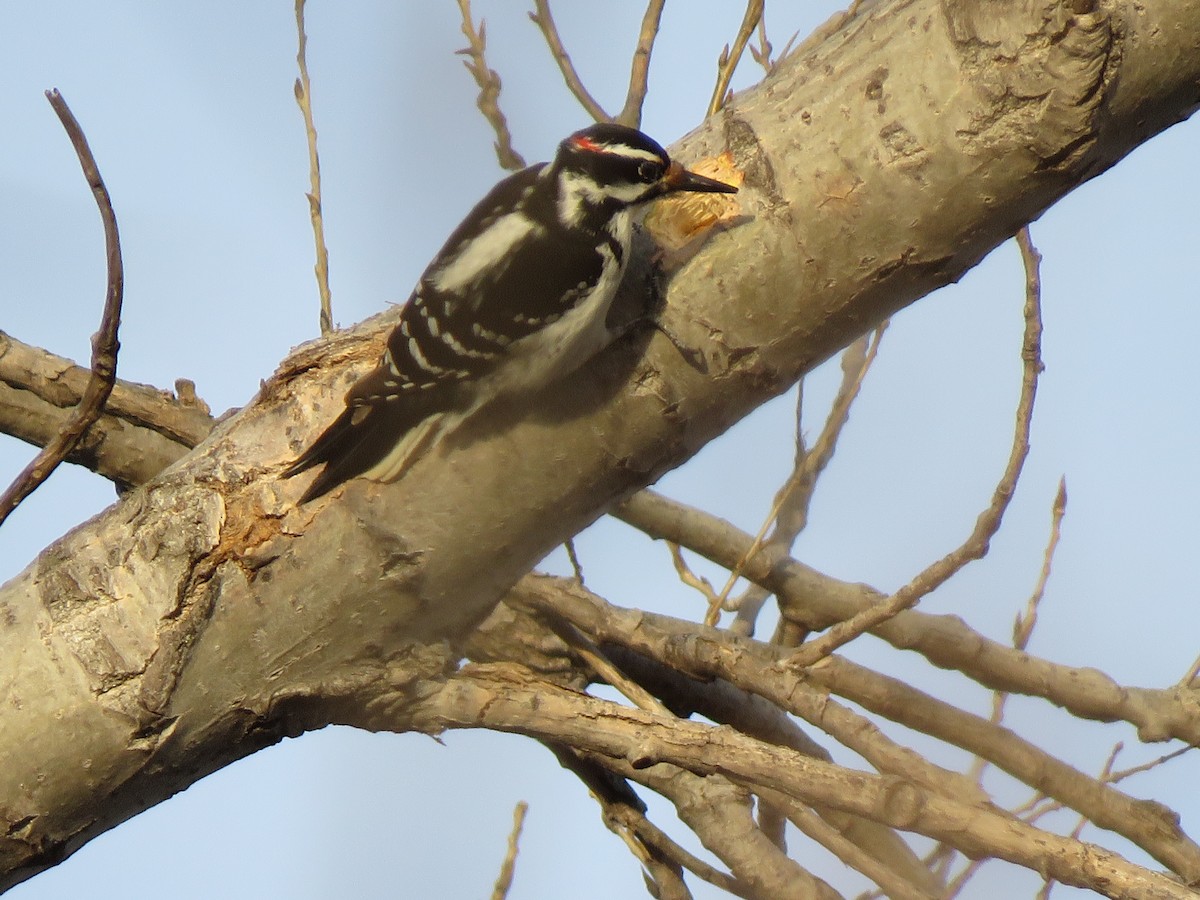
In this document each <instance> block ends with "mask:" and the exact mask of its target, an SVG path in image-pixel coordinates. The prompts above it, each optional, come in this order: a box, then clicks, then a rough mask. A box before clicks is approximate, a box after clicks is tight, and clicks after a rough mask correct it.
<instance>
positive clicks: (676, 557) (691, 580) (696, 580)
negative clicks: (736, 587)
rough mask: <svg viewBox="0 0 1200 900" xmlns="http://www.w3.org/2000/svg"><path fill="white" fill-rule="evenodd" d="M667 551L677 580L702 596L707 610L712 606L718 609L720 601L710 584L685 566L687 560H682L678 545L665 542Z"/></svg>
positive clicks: (681, 552) (689, 567)
mask: <svg viewBox="0 0 1200 900" xmlns="http://www.w3.org/2000/svg"><path fill="white" fill-rule="evenodd" d="M667 549H668V550H670V551H671V562H672V564H674V566H675V574H676V575H678V576H679V580H680V581H681V582H683V583H684V584H686V585H687V586H688V587H690V588H692V589H694V590H697V591H699V592H700V593H701V594H703V595H704V599H705V600H706V601H707V602H708V608H709V609H712V608H713V606H714V605H715V606H717V607H718V608H719V607H720V605H721V601H720V598H719V597H717V594H716V592H715V591H714V590H713V586H712V583H711V582H709V580H708V579H707V578H705V577H704V576H703V575H697V574H696V573H695V572H693V571H692V568H691V566H689V565H688V564H687V560H686V559H684V558H683V551H682V550H681V549H680V547H679V545H678V544H676V543H673V542H671V541H667Z"/></svg>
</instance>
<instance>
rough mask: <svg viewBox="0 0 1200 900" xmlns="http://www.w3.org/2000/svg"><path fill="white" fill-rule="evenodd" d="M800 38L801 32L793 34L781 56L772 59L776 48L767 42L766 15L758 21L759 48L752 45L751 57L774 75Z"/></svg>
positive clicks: (780, 53) (764, 69)
mask: <svg viewBox="0 0 1200 900" xmlns="http://www.w3.org/2000/svg"><path fill="white" fill-rule="evenodd" d="M799 36H800V32H799V31H796V32H793V33H792V36H791V37H790V38H788V42H787V43H786V44H784V45H783V50H781V51H780V52H779V56H777V57H775V58H774V59H772V58H771V54H772V53H773V52H774V50H775V48H774V47H773V46H772V45H771V42H770V41H769V40H767V16H766V14H765V13H764V14H763V15H761V16H759V19H758V46H757V47H755V46H754V45H753V44H751V45H750V46H749V48H748V49H749V50H750V55H751V56H752V57H754V61H755V62H756V63H758V64H759V65H760V66H762V70H763V71H764V72H765V73H766V74H768V75H773V74H774V73H775V67H776V66H778V65H779V60H781V59H783V58H784V57H785V56H787V55H788V54H789V53H790V52H791V50H792V45H793V44H794V43H796V38H798V37H799Z"/></svg>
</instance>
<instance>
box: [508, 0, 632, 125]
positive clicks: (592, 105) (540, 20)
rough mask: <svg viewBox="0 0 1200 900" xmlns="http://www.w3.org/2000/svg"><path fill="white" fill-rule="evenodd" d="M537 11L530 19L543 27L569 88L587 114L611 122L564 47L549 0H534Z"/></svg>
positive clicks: (551, 50)
mask: <svg viewBox="0 0 1200 900" xmlns="http://www.w3.org/2000/svg"><path fill="white" fill-rule="evenodd" d="M534 8H535V12H531V13H530V14H529V18H530V20H531V21H532V22H533V24H534V25H536V26H537V27H538V28H540V29H541V31H542V35H543V37H545V39H546V46H547V47H549V48H550V53H551V54H552V55H553V56H554V61H555V62H556V63H558V70H559V71H560V72H562V76H563V81H565V82H566V83H567V88H568V89H569V90H570V91H571V93H572V94H574V95H575V99H576V100H578V101H579V104H580V105H581V106H582V107H583V108H584V109H585V110H587V114H588V115H589V116H591V117H592V118H593V119H594V120H595V121H597V122H611V121H612V120H613V118H612V116H610V115H609V114H608V113H606V112H605V111H604V109H603V108H602V107H601V106H600V104H599V103H597V102H596V98H595V97H593V96H592V95H591V94H589V93H588V90H587V88H585V87H584V86H583V81H582V80H581V79H580V77H579V73H578V72H576V71H575V64H574V63H573V62H571V57H570V55H569V54H568V53H567V50H566V48H565V47H563V42H562V38H561V37H559V34H558V26H556V25H555V24H554V18H553V16H551V15H550V2H549V0H534Z"/></svg>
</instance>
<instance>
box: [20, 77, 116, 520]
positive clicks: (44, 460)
mask: <svg viewBox="0 0 1200 900" xmlns="http://www.w3.org/2000/svg"><path fill="white" fill-rule="evenodd" d="M46 99H47V100H49V101H50V106H51V107H53V108H54V112H55V113H56V114H57V115H58V118H59V121H61V122H62V125H63V128H65V129H66V132H67V136H68V137H69V138H70V139H71V146H72V147H74V148H75V154H76V155H77V156H78V157H79V164H80V166H81V167H82V168H83V175H84V178H86V179H87V183H88V187H90V188H91V189H92V196H93V197H95V199H96V205H97V206H98V207H99V208H100V219H101V221H102V222H103V223H104V256H105V261H106V263H107V266H108V287H107V290H106V292H105V296H104V312H103V313H102V314H101V316H100V328H99V330H98V331H97V332H96V333H95V334H94V335H92V374H91V377H90V378H88V383H87V386H86V387H85V388H84V391H83V397H82V398H81V399H80V401H79V405H78V406H77V407H75V411H74V412H72V413H71V415H70V417H69V418H68V419H67V421H66V423H65V424H64V425H63V427H62V430H61V431H59V433H58V435H57V436H56V437H55V438H54V439H53V440H51V441H50V442H49V443H48V444H46V446H45V447H43V448H42V449H41V451H40V452H39V453H38V454H37V456H35V457H34V458H33V462H31V463H30V464H29V465H28V466H26V467H25V469H24V471H22V472H21V474H20V475H18V476H17V478H16V480H15V481H13V483H12V484H11V485H9V487H8V489H7V490H6V491H5V492H4V493H3V495H0V524H3V523H4V520H5V519H7V518H8V516H9V514H11V513H12V511H13V510H14V509H16V508H17V506H18V505H20V503H21V501H22V500H24V499H25V498H26V497H28V496H29V495H30V494H31V493H33V492H34V491H35V490H37V488H38V486H39V485H40V484H41V483H42V482H44V481H45V480H46V479H47V478H49V477H50V473H51V472H53V471H54V470H55V469H56V468H57V467H58V464H59V463H61V462H62V461H63V460H64V459H66V458H67V455H68V454H70V452H71V451H72V449H74V448H75V446H76V445H77V444H78V443H79V441H80V439H81V438H82V437H83V436H84V434H85V433H86V432H87V430H88V429H89V428H90V427H91V426H92V424H93V423H94V422H95V421H96V419H98V418H99V417H100V414H101V413H102V412H103V411H104V404H105V403H106V402H107V401H108V397H109V394H111V393H112V389H113V383H114V382H115V381H116V379H117V350H118V349H119V348H120V343H119V342H118V340H117V329H118V328H119V327H120V325H121V300H122V298H123V296H124V293H125V270H124V265H123V264H122V262H121V237H120V234H119V233H118V232H117V216H116V213H115V212H113V207H112V198H111V197H109V195H108V188H106V187H105V186H104V179H103V178H101V177H100V169H99V168H98V167H97V165H96V159H95V157H94V156H92V150H91V148H90V147H89V146H88V142H87V137H85V136H84V133H83V129H82V128H81V127H80V126H79V122H78V120H77V119H76V118H75V116H74V114H73V113H72V112H71V109H70V107H68V106H67V101H66V100H64V99H63V97H62V94H60V93H59V92H58V90H57V89H55V90H51V91H46Z"/></svg>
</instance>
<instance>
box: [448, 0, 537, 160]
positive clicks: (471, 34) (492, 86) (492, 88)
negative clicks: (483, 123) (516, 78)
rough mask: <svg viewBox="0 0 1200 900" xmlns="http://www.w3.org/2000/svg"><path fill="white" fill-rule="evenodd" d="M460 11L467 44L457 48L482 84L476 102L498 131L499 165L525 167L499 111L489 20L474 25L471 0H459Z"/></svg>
mask: <svg viewBox="0 0 1200 900" xmlns="http://www.w3.org/2000/svg"><path fill="white" fill-rule="evenodd" d="M458 11H459V12H460V13H461V14H462V33H463V34H464V35H465V36H466V38H467V44H468V46H467V47H465V48H464V49H462V50H458V51H456V52H457V53H459V54H460V55H461V56H465V57H466V59H464V60H463V65H464V66H466V67H467V71H468V72H470V73H471V77H472V78H474V79H475V83H476V84H477V85H479V96H478V97H477V98H476V99H475V105H476V106H478V107H479V111H480V112H481V113H483V117H484V118H485V119H487V121H488V124H489V125H491V126H492V130H493V131H494V132H496V141H495V143H493V144H492V146H493V147H495V148H496V158H497V159H498V160H499V161H500V167H501V168H504V169H508V170H509V171H510V172H515V171H516V170H517V169H523V168H525V157H523V156H521V154H520V153H518V152H517V151H516V150H515V149H513V145H512V134H511V133H510V132H509V130H508V120H507V119H505V118H504V113H502V112H501V111H500V76H499V75H498V74H496V70H495V69H490V68H488V64H487V27H486V23H485V22H484V21H483V20H482V19H480V20H479V28H478V29H476V28H475V25H474V23H473V22H472V21H471V0H458Z"/></svg>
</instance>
